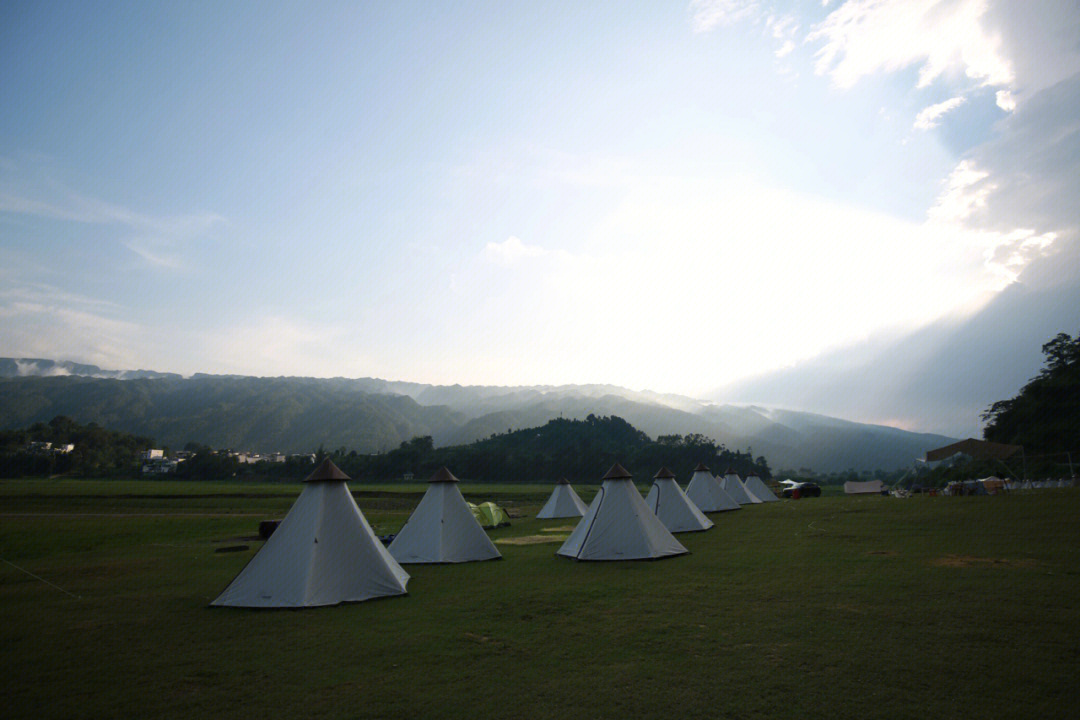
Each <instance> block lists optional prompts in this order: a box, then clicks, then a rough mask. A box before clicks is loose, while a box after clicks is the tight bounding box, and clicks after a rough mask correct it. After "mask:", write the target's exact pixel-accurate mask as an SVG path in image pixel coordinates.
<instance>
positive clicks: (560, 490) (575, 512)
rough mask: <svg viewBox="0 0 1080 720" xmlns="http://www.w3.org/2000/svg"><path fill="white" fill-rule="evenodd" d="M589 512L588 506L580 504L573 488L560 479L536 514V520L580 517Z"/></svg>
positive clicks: (563, 479) (580, 501)
mask: <svg viewBox="0 0 1080 720" xmlns="http://www.w3.org/2000/svg"><path fill="white" fill-rule="evenodd" d="M588 510H589V506H588V505H586V504H585V503H584V502H582V500H581V498H579V497H578V494H577V493H576V492H574V488H573V486H571V485H570V483H569V482H567V480H566V478H562V479H561V480H559V482H557V483H556V484H555V489H554V490H552V491H551V497H549V498H548V501H547V502H546V503H544V507H542V508H541V509H540V512H538V513H537V514H536V517H537V519H538V520H551V519H553V518H568V517H581V516H582V515H584V514H585V513H586V512H587V511H588Z"/></svg>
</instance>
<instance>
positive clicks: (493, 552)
mask: <svg viewBox="0 0 1080 720" xmlns="http://www.w3.org/2000/svg"><path fill="white" fill-rule="evenodd" d="M457 483H458V479H457V478H456V477H454V475H453V473H451V472H450V471H449V470H447V469H446V468H441V469H440V470H439V471H438V472H436V473H435V474H434V475H433V476H432V478H431V480H430V481H429V485H428V489H427V492H426V493H424V497H423V498H422V499H421V500H420V504H419V505H417V506H416V509H415V510H413V513H412V515H410V516H409V519H408V520H407V521H406V522H405V526H404V527H403V528H401V532H399V533H398V534H397V537H395V538H394V541H393V542H391V543H390V547H389V548H388V549H389V550H390V554H391V555H393V556H394V559H395V560H397V561H398V562H399V563H402V564H406V563H460V562H473V561H475V560H494V559H495V558H500V557H502V555H500V554H499V551H498V550H497V549H496V548H495V545H494V544H492V542H491V539H490V538H488V536H487V533H486V532H484V528H482V527H480V523H478V522H477V521H476V518H475V517H473V514H472V511H471V510H469V506H468V504H466V502H465V498H463V497H462V496H461V491H460V490H458V487H457Z"/></svg>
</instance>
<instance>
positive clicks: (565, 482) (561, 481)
mask: <svg viewBox="0 0 1080 720" xmlns="http://www.w3.org/2000/svg"><path fill="white" fill-rule="evenodd" d="M555 484H556V485H569V484H570V481H569V480H567V479H566V478H564V477H561V478H559V479H558V480H556V481H555Z"/></svg>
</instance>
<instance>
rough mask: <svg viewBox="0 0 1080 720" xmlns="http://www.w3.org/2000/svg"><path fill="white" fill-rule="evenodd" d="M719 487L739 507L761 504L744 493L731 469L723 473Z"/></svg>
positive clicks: (736, 474) (737, 477) (740, 482)
mask: <svg viewBox="0 0 1080 720" xmlns="http://www.w3.org/2000/svg"><path fill="white" fill-rule="evenodd" d="M720 487H722V488H724V492H726V493H727V494H728V495H730V496H731V499H732V500H734V501H735V502H737V503H739V504H740V505H757V504H759V503H761V501H760V500H758V499H757V498H756V497H754V496H753V495H751V494H750V493H748V492H746V488H745V487H743V483H742V480H741V479H740V478H739V474H738V473H737V472H735V471H734V470H732V469H731V468H728V471H727V472H726V473H724V479H723V480H721V481H720Z"/></svg>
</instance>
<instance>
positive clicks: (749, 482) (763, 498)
mask: <svg viewBox="0 0 1080 720" xmlns="http://www.w3.org/2000/svg"><path fill="white" fill-rule="evenodd" d="M743 486H744V487H745V488H746V492H747V493H749V494H750V495H751V496H753V497H755V498H757V499H758V501H760V502H765V503H771V502H780V498H778V497H776V493H774V492H773V491H772V490H770V489H769V486H768V485H766V484H765V483H764V482H762V481H761V478H760V477H758V474H757V473H756V472H751V473H750V474H749V475H747V476H746V480H744V481H743Z"/></svg>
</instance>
